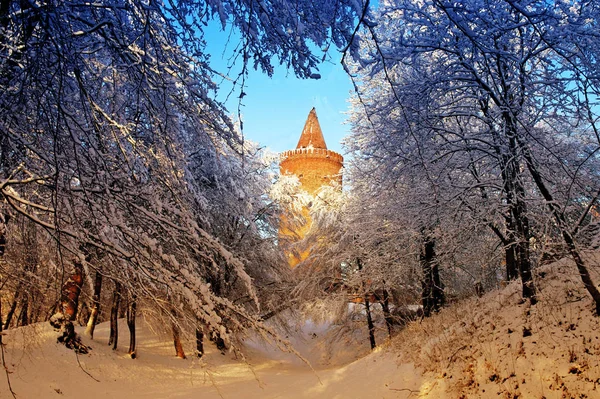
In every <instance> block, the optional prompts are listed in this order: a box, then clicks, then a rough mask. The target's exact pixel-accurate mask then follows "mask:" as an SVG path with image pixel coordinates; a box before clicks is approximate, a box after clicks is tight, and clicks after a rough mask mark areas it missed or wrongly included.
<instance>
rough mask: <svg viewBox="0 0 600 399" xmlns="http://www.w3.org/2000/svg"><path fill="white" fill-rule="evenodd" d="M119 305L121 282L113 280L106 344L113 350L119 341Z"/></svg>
mask: <svg viewBox="0 0 600 399" xmlns="http://www.w3.org/2000/svg"><path fill="white" fill-rule="evenodd" d="M120 305H121V284H120V283H119V282H118V281H115V291H114V293H113V300H112V306H111V308H110V336H109V338H108V345H109V346H110V345H112V346H113V350H117V344H118V342H119V324H118V318H119V306H120Z"/></svg>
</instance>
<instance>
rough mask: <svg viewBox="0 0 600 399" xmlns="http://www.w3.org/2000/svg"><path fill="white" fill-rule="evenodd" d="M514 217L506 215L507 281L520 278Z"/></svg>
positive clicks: (505, 252)
mask: <svg viewBox="0 0 600 399" xmlns="http://www.w3.org/2000/svg"><path fill="white" fill-rule="evenodd" d="M511 220H512V217H510V216H508V217H506V230H507V231H508V233H507V234H506V241H507V242H505V243H504V256H505V260H506V281H512V280H516V279H517V278H519V265H518V264H517V251H516V240H515V234H514V226H513V223H512V221H511Z"/></svg>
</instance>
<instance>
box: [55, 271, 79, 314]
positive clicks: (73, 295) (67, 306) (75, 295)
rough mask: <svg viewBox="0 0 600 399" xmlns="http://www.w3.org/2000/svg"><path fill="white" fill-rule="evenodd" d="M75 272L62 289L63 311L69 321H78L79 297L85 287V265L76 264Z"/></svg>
mask: <svg viewBox="0 0 600 399" xmlns="http://www.w3.org/2000/svg"><path fill="white" fill-rule="evenodd" d="M74 266H75V272H74V273H73V274H72V275H71V277H69V279H68V280H67V281H66V282H65V284H64V285H63V288H62V297H61V300H60V302H61V311H62V314H63V315H64V316H65V318H66V319H67V320H69V321H73V320H75V319H77V309H78V307H79V295H80V294H81V286H82V285H83V265H82V264H81V263H79V262H78V261H76V262H74Z"/></svg>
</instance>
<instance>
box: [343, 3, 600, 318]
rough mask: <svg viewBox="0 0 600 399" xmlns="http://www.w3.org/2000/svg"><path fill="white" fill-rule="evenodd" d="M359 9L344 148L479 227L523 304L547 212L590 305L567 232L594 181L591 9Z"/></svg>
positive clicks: (583, 269) (571, 232) (592, 196)
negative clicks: (518, 283)
mask: <svg viewBox="0 0 600 399" xmlns="http://www.w3.org/2000/svg"><path fill="white" fill-rule="evenodd" d="M371 19H373V20H376V21H377V22H378V24H377V25H374V24H367V25H366V28H365V30H364V32H363V35H362V36H363V47H362V50H361V57H360V59H359V61H358V68H359V69H358V70H357V73H358V74H359V76H358V81H357V87H358V89H359V99H360V101H358V102H357V106H356V108H355V126H356V127H355V133H354V138H353V141H352V143H353V147H352V151H354V153H355V154H356V155H357V156H358V157H359V158H362V159H366V160H370V161H371V163H372V165H374V168H377V169H379V170H384V171H385V172H384V173H380V175H381V176H386V178H387V179H388V181H390V182H392V183H394V182H395V181H398V182H399V184H400V185H401V184H403V183H404V182H405V181H407V179H408V178H409V176H411V175H413V176H418V177H417V179H419V180H420V181H421V182H424V183H425V185H426V186H429V189H427V190H426V192H425V193H424V194H425V195H427V199H426V200H425V201H426V202H428V203H429V204H428V205H427V206H426V207H425V209H432V210H433V209H436V208H438V209H437V211H436V212H437V213H438V214H439V213H442V212H443V213H446V214H455V215H456V216H458V217H459V219H456V220H460V219H461V218H462V219H463V220H465V219H464V218H465V217H469V218H470V219H471V220H472V222H473V223H475V225H476V226H488V227H489V228H490V230H491V231H492V232H493V233H494V234H495V235H497V236H498V238H499V239H500V241H501V243H502V245H503V246H504V248H505V258H506V264H507V276H508V277H509V278H511V277H513V276H514V275H515V274H516V272H517V271H518V273H519V275H520V277H521V279H522V282H523V296H524V297H526V298H530V299H531V300H532V302H535V287H534V285H533V279H532V266H533V265H534V263H535V257H534V256H533V254H532V242H533V241H534V240H540V239H541V238H542V234H541V233H542V231H544V229H543V226H544V221H546V222H547V221H548V219H549V218H548V216H550V217H551V219H552V222H551V224H552V225H553V226H554V232H555V233H556V234H555V235H554V237H557V236H558V237H562V240H563V241H564V243H565V245H566V247H567V248H568V251H569V253H570V255H571V256H572V257H573V258H574V260H575V262H576V264H577V267H578V270H579V272H580V274H581V276H582V279H583V282H584V285H585V286H586V288H587V289H588V292H590V294H591V295H592V297H593V298H594V301H595V302H596V312H597V313H600V294H599V293H598V291H597V289H596V287H595V285H594V284H593V282H592V281H591V279H590V275H589V271H588V269H587V266H586V265H585V263H584V261H583V260H582V258H581V255H580V249H578V248H577V245H576V239H575V234H576V233H577V232H578V230H579V229H580V228H581V227H582V226H584V225H586V224H587V223H589V220H590V218H589V211H590V209H591V208H592V207H593V206H595V203H596V200H597V197H598V188H599V187H598V183H597V182H596V183H594V182H592V181H591V180H590V176H593V175H595V174H597V168H596V165H597V154H596V152H597V149H598V145H599V144H600V142H599V141H598V135H597V110H596V109H595V108H594V106H593V104H595V103H596V101H597V98H598V83H599V82H598V78H597V74H595V72H594V71H595V70H596V69H597V65H596V63H595V60H596V59H597V48H598V46H597V44H598V38H597V35H596V34H595V33H594V32H595V31H596V30H597V25H598V20H599V15H598V9H597V7H596V6H595V5H594V4H593V3H592V2H583V3H580V2H571V1H565V2H556V3H555V2H552V3H540V2H532V1H508V0H498V1H492V2H490V1H478V0H472V1H464V2H459V3H456V2H450V1H443V0H442V1H440V0H431V1H429V0H425V1H421V2H412V1H404V0H390V1H384V2H381V3H380V7H379V10H378V12H377V14H376V15H375V16H372V17H371ZM582 43H585V44H586V45H581V44H582ZM592 43H594V44H592ZM575 148H576V149H575ZM569 149H573V150H569ZM563 151H566V152H567V153H568V157H563V154H562V152H563ZM421 186H422V185H421ZM415 188H417V186H411V189H415ZM540 205H542V206H540ZM544 208H545V209H544ZM542 210H544V212H541V211H542ZM466 215H470V216H466ZM445 219H446V220H447V219H448V218H447V217H445ZM467 220H468V219H467ZM440 221H441V219H440ZM545 231H548V230H547V229H546V230H545Z"/></svg>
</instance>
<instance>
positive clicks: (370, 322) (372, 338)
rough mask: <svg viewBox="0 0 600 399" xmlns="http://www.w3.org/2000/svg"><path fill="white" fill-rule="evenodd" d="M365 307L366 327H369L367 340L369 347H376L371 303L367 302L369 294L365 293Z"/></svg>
mask: <svg viewBox="0 0 600 399" xmlns="http://www.w3.org/2000/svg"><path fill="white" fill-rule="evenodd" d="M364 298H365V309H366V312H367V327H368V328H369V342H370V343H371V349H375V348H376V347H377V343H375V324H373V317H372V316H371V305H370V304H369V295H368V294H366V293H365V296H364Z"/></svg>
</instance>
